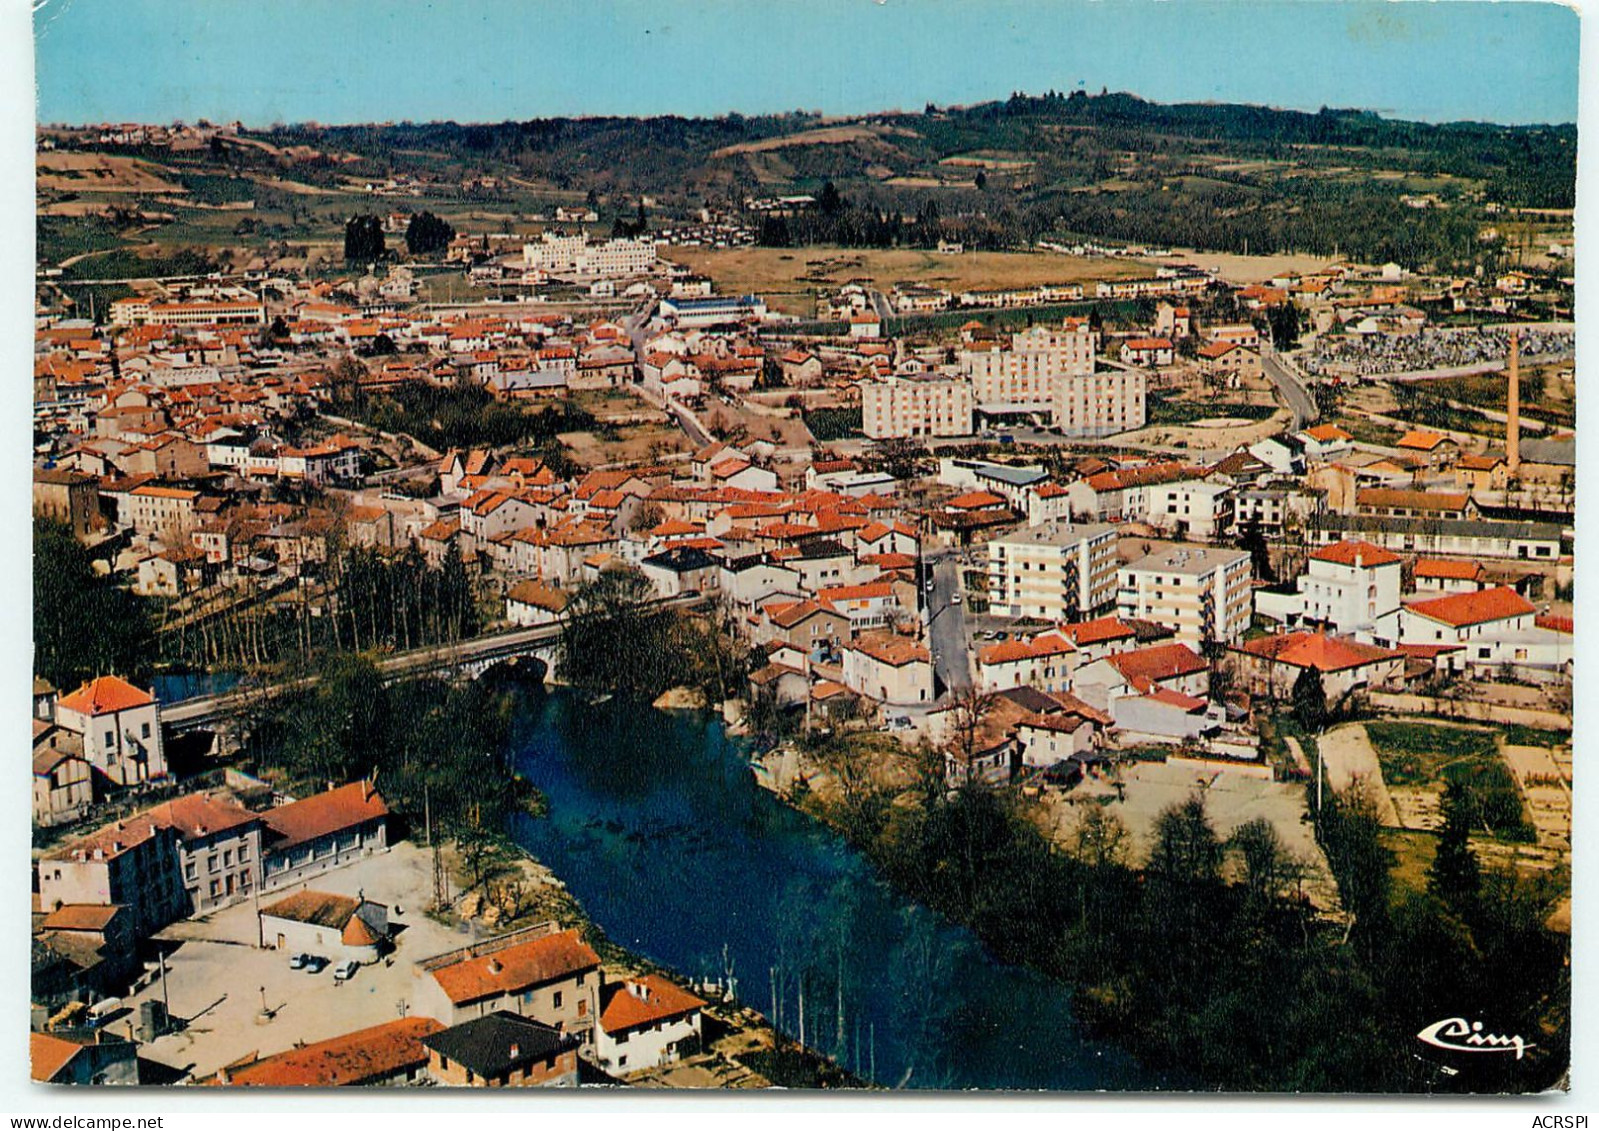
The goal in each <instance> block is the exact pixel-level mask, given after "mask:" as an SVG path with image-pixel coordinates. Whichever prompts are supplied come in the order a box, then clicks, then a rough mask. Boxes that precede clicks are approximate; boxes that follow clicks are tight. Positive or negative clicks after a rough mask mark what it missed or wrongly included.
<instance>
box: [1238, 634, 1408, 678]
mask: <svg viewBox="0 0 1599 1131" xmlns="http://www.w3.org/2000/svg"><path fill="white" fill-rule="evenodd" d="M1240 650H1241V651H1244V652H1248V653H1249V654H1250V655H1252V656H1260V657H1262V658H1264V659H1268V660H1275V661H1277V662H1278V663H1282V664H1288V665H1289V666H1291V667H1296V668H1315V669H1316V670H1317V671H1322V672H1336V671H1344V670H1347V669H1349V668H1359V667H1364V666H1365V665H1367V664H1375V663H1380V662H1382V661H1383V660H1392V659H1394V658H1395V657H1396V656H1397V655H1398V653H1396V652H1390V651H1389V650H1388V649H1386V648H1377V647H1374V646H1373V645H1370V644H1360V643H1357V642H1356V641H1353V640H1346V639H1341V638H1339V637H1337V636H1328V635H1326V634H1325V633H1320V632H1289V633H1284V634H1282V635H1279V636H1262V637H1260V638H1258V639H1256V640H1249V641H1245V642H1244V643H1243V644H1242V645H1240Z"/></svg>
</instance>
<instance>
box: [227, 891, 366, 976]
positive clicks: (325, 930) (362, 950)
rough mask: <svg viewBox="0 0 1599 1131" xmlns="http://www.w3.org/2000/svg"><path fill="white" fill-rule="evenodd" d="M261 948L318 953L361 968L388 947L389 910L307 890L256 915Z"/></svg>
mask: <svg viewBox="0 0 1599 1131" xmlns="http://www.w3.org/2000/svg"><path fill="white" fill-rule="evenodd" d="M256 917H257V919H258V920H259V921H260V937H261V945H262V946H265V947H270V948H272V949H274V950H281V951H286V952H288V953H290V954H305V953H309V954H320V955H322V956H323V957H324V958H328V959H332V960H334V961H339V960H343V959H352V960H354V961H356V962H359V963H361V964H362V965H365V964H367V963H370V962H376V961H377V960H378V958H379V957H381V955H382V952H383V950H384V948H385V947H386V946H387V945H388V942H389V909H388V907H386V906H385V905H383V904H381V903H373V902H372V901H371V900H369V899H355V898H351V897H350V896H347V895H335V894H333V893H331V892H325V891H312V890H311V889H309V888H306V889H303V890H301V891H297V892H295V893H293V894H292V895H288V896H285V897H284V898H282V899H279V900H277V901H275V902H273V903H270V904H268V905H266V906H265V907H263V908H261V910H259V911H257V912H256Z"/></svg>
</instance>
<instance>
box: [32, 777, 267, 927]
mask: <svg viewBox="0 0 1599 1131" xmlns="http://www.w3.org/2000/svg"><path fill="white" fill-rule="evenodd" d="M262 825H263V822H262V818H261V816H260V815H259V814H256V813H252V812H250V811H249V810H247V809H245V808H244V807H242V806H240V805H239V804H237V803H236V802H234V801H233V800H232V799H231V798H229V797H227V796H225V795H223V794H220V793H219V794H209V793H191V794H186V795H184V796H182V797H177V798H174V799H173V800H171V801H167V802H163V803H162V804H160V805H157V806H155V807H153V808H150V809H145V810H142V811H140V812H138V813H135V814H133V815H131V816H128V817H124V818H121V819H119V820H116V821H112V822H110V823H108V824H106V825H102V826H101V827H100V828H98V829H96V830H95V831H94V832H92V833H89V834H88V835H87V836H83V837H79V838H78V839H76V840H73V841H70V842H68V843H67V844H64V845H62V846H60V847H58V848H55V849H53V850H52V851H50V852H48V853H46V854H45V855H44V856H43V857H42V858H41V859H40V860H39V865H38V871H39V903H40V906H41V907H43V908H44V909H45V910H46V911H54V910H57V909H59V908H62V907H64V906H67V905H71V904H93V905H97V906H121V907H124V908H125V909H126V910H127V912H128V919H129V922H130V924H131V931H132V934H133V935H134V937H136V938H146V937H148V936H149V935H151V934H153V933H155V932H156V931H158V930H160V929H161V928H162V927H164V926H166V925H167V924H168V923H171V922H172V921H174V920H176V919H181V918H184V917H185V916H188V915H194V914H200V913H203V912H206V911H211V910H214V909H216V908H218V907H224V906H226V905H228V904H230V903H234V902H236V901H238V900H239V899H242V898H244V897H245V896H247V895H249V894H251V893H252V892H254V891H256V890H257V888H258V887H259V879H260V871H259V869H260V867H261V863H260V861H261V856H262V848H261V845H262V839H263V838H262V833H263V828H262Z"/></svg>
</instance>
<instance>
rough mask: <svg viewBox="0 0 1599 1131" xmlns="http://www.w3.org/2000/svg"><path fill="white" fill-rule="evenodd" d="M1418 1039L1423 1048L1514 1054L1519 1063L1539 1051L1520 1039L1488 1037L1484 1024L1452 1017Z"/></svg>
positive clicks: (1424, 1031)
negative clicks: (1527, 1054)
mask: <svg viewBox="0 0 1599 1131" xmlns="http://www.w3.org/2000/svg"><path fill="white" fill-rule="evenodd" d="M1416 1039H1417V1040H1419V1041H1421V1042H1422V1043H1423V1044H1428V1045H1432V1046H1433V1047H1434V1048H1440V1049H1448V1050H1450V1051H1451V1052H1513V1053H1515V1054H1516V1059H1517V1060H1520V1059H1521V1057H1522V1054H1523V1053H1525V1052H1526V1051H1527V1050H1528V1049H1531V1048H1537V1047H1538V1046H1537V1045H1534V1044H1532V1043H1531V1042H1529V1041H1524V1040H1522V1039H1521V1038H1520V1037H1519V1036H1513V1037H1506V1036H1501V1035H1499V1034H1498V1033H1485V1032H1483V1028H1482V1022H1481V1021H1467V1020H1466V1019H1465V1018H1464V1017H1449V1018H1446V1019H1445V1020H1443V1021H1434V1022H1433V1023H1432V1024H1431V1025H1428V1026H1427V1027H1426V1028H1425V1029H1423V1030H1422V1031H1421V1032H1419V1033H1417V1034H1416Z"/></svg>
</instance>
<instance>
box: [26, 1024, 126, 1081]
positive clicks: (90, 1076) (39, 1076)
mask: <svg viewBox="0 0 1599 1131" xmlns="http://www.w3.org/2000/svg"><path fill="white" fill-rule="evenodd" d="M137 1054H138V1047H137V1046H136V1045H135V1044H134V1043H133V1042H132V1041H129V1040H123V1039H121V1038H118V1037H116V1036H114V1035H112V1034H110V1033H105V1034H103V1035H101V1036H99V1037H98V1038H88V1039H83V1040H71V1039H68V1038H66V1037H62V1036H59V1035H58V1034H55V1033H29V1034H28V1067H29V1075H30V1076H31V1077H32V1078H33V1079H34V1080H35V1081H36V1082H38V1083H40V1084H137V1083H139V1060H138V1055H137Z"/></svg>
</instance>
